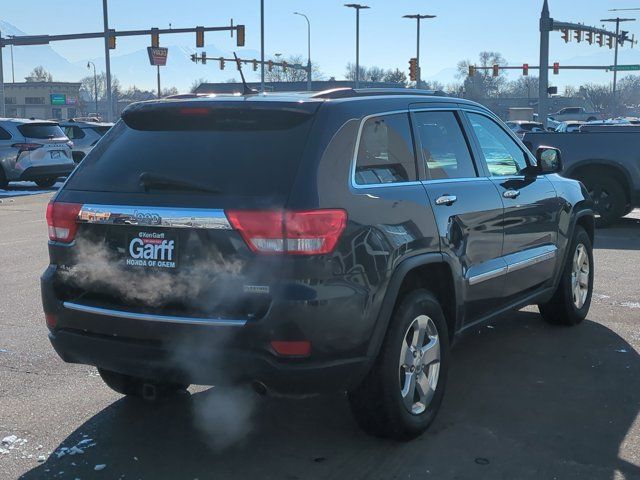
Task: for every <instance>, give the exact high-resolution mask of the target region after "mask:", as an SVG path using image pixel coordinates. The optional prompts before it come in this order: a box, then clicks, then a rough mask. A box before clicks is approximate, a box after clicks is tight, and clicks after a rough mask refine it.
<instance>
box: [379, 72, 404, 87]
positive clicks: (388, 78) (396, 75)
mask: <svg viewBox="0 0 640 480" xmlns="http://www.w3.org/2000/svg"><path fill="white" fill-rule="evenodd" d="M382 80H383V81H384V82H391V83H401V84H403V85H406V84H407V74H406V73H404V72H403V71H402V70H400V69H399V68H396V69H395V70H387V71H386V72H385V74H384V77H383V79H382Z"/></svg>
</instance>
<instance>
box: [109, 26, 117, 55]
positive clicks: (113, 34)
mask: <svg viewBox="0 0 640 480" xmlns="http://www.w3.org/2000/svg"><path fill="white" fill-rule="evenodd" d="M115 49H116V31H115V30H112V29H109V50H115Z"/></svg>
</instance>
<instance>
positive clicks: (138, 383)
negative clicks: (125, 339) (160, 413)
mask: <svg viewBox="0 0 640 480" xmlns="http://www.w3.org/2000/svg"><path fill="white" fill-rule="evenodd" d="M98 373H99V374H100V377H101V378H102V381H103V382H104V383H105V384H106V385H107V386H108V387H109V388H111V390H114V391H115V392H118V393H120V394H122V395H127V396H129V397H136V398H142V399H144V400H148V401H155V400H162V399H165V398H169V397H172V396H174V395H175V394H176V393H178V392H179V391H181V390H186V389H187V388H188V387H189V385H186V384H179V383H162V382H156V381H153V380H146V379H144V378H138V377H132V376H130V375H124V374H122V373H117V372H113V371H111V370H105V369H103V368H98Z"/></svg>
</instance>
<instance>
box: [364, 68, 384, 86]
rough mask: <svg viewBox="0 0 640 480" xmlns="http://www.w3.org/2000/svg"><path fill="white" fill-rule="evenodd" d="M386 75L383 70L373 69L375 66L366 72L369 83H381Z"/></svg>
mask: <svg viewBox="0 0 640 480" xmlns="http://www.w3.org/2000/svg"><path fill="white" fill-rule="evenodd" d="M386 73H387V72H386V70H385V69H384V68H381V67H375V66H374V67H371V68H370V69H369V70H368V71H367V75H368V76H369V81H370V82H382V80H383V79H384V76H385V74H386Z"/></svg>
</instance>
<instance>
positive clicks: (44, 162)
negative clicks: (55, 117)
mask: <svg viewBox="0 0 640 480" xmlns="http://www.w3.org/2000/svg"><path fill="white" fill-rule="evenodd" d="M72 147H73V143H72V142H71V141H70V140H69V138H68V137H67V136H66V135H65V134H64V132H63V131H62V129H61V128H60V126H59V125H58V124H57V123H55V122H49V121H43V120H27V119H15V118H13V119H0V188H6V186H7V184H8V183H9V182H12V181H33V182H36V183H37V184H38V186H39V187H50V186H52V185H53V184H54V183H55V182H56V180H57V179H58V178H59V177H65V176H67V175H68V174H69V173H71V172H72V171H73V169H74V168H75V163H74V162H73V159H72V153H71V149H72Z"/></svg>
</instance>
